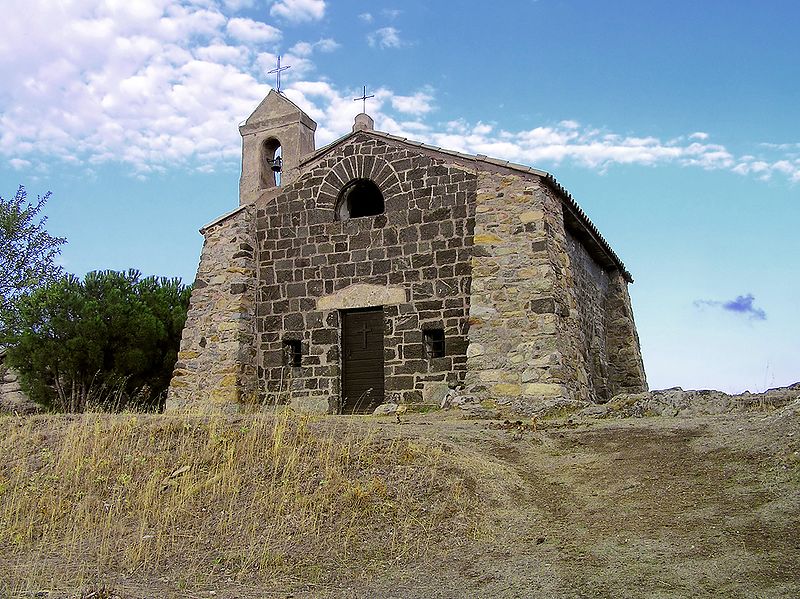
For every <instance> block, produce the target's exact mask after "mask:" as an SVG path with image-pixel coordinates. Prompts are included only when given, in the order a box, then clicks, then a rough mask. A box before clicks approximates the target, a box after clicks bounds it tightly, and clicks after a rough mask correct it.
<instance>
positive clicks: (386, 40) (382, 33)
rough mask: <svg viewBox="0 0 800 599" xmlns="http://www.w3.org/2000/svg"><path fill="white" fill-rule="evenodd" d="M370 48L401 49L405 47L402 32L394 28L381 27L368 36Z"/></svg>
mask: <svg viewBox="0 0 800 599" xmlns="http://www.w3.org/2000/svg"><path fill="white" fill-rule="evenodd" d="M367 42H368V43H369V45H370V46H378V47H379V48H399V47H400V46H402V45H403V41H402V40H401V39H400V31H399V30H397V29H396V28H394V27H381V28H380V29H378V30H376V31H373V32H372V33H370V34H369V35H368V36H367Z"/></svg>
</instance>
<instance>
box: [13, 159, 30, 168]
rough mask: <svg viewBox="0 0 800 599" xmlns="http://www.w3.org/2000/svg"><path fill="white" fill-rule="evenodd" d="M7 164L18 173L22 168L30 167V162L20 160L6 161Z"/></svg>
mask: <svg viewBox="0 0 800 599" xmlns="http://www.w3.org/2000/svg"><path fill="white" fill-rule="evenodd" d="M8 164H9V165H10V166H11V168H13V169H14V170H17V171H20V170H22V169H24V168H28V167H29V166H31V161H30V160H23V159H22V158H12V159H11V160H9V161H8Z"/></svg>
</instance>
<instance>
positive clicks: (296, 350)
mask: <svg viewBox="0 0 800 599" xmlns="http://www.w3.org/2000/svg"><path fill="white" fill-rule="evenodd" d="M301 355H302V354H301V344H300V340H299V339H284V340H283V365H284V366H292V367H299V366H300V359H301Z"/></svg>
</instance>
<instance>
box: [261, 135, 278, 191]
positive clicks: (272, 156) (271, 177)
mask: <svg viewBox="0 0 800 599" xmlns="http://www.w3.org/2000/svg"><path fill="white" fill-rule="evenodd" d="M282 171H283V157H282V154H281V142H279V141H278V140H277V139H275V138H274V137H270V138H269V139H265V140H264V143H262V144H261V188H262V189H269V188H270V187H278V186H280V184H281V172H282Z"/></svg>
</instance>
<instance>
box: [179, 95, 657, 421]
mask: <svg viewBox="0 0 800 599" xmlns="http://www.w3.org/2000/svg"><path fill="white" fill-rule="evenodd" d="M315 129H316V123H315V122H314V121H313V120H312V119H311V118H309V116H308V115H307V114H305V113H304V112H303V111H302V110H301V109H300V108H299V107H297V106H296V105H295V104H294V103H292V102H291V101H290V100H288V99H287V98H286V97H285V96H283V95H282V94H280V93H278V92H276V91H274V90H272V91H270V93H269V95H268V96H267V97H266V98H265V99H264V100H263V101H262V102H261V104H260V105H259V106H258V108H256V110H255V112H253V114H252V115H250V117H249V118H248V119H247V121H246V122H245V123H244V124H243V125H241V126H240V127H239V131H240V133H241V135H242V175H241V180H240V186H239V207H238V208H236V209H235V210H233V211H232V212H229V213H228V214H225V215H223V216H221V217H219V218H218V219H217V220H215V221H214V222H212V223H210V224H209V225H207V226H205V227H204V228H203V229H202V230H201V233H202V234H203V235H204V237H205V244H204V246H203V251H202V255H201V257H200V266H199V268H198V272H197V279H196V281H195V286H194V291H193V293H192V298H191V304H190V308H189V315H188V319H187V322H186V328H185V330H184V332H183V339H182V342H181V351H180V353H179V356H178V362H177V364H176V366H175V372H174V375H173V379H172V383H171V386H170V390H169V396H168V402H167V407H168V409H170V410H192V411H193V410H201V411H205V410H217V409H222V410H236V409H238V408H239V407H241V406H243V405H246V404H274V403H279V404H290V405H293V406H296V407H298V408H300V409H305V410H312V411H319V412H328V413H345V414H348V413H366V412H371V411H372V410H374V408H375V407H376V406H377V405H379V404H381V403H382V402H385V401H395V402H400V403H414V402H423V401H424V402H437V401H438V400H439V399H440V398H441V397H442V395H443V393H445V392H447V391H448V389H449V388H454V389H459V390H461V391H460V392H462V393H465V394H472V395H475V396H477V397H478V398H480V399H488V400H493V401H496V402H497V403H499V404H503V405H506V406H509V407H510V408H511V409H513V410H515V411H517V412H520V413H525V412H529V411H531V410H533V409H535V408H536V406H537V404H539V403H541V402H542V401H543V400H547V399H554V398H567V399H575V400H588V401H595V402H602V401H606V400H608V399H610V398H611V397H612V396H613V395H615V394H617V393H624V392H640V391H644V390H646V387H647V384H646V381H645V373H644V367H643V364H642V357H641V351H640V348H639V339H638V336H637V333H636V327H635V324H634V320H633V312H632V310H631V302H630V298H629V295H628V284H629V283H631V282H632V278H631V275H630V273H628V271H627V270H626V269H625V265H624V264H623V263H622V261H621V260H620V258H619V257H618V256H617V255H616V254H615V253H614V251H613V250H612V249H611V247H610V246H609V244H608V243H607V242H606V240H605V239H604V238H603V236H602V235H601V234H600V232H599V231H598V230H597V228H596V227H595V226H594V225H593V224H592V222H591V221H590V220H589V218H588V217H587V216H586V214H585V213H584V212H583V211H582V210H581V208H580V207H579V206H578V205H577V203H576V202H575V200H574V199H573V198H572V196H571V195H570V194H569V192H567V191H566V190H565V189H564V188H563V187H562V186H561V185H560V184H559V183H558V182H557V181H556V179H555V178H554V177H553V176H552V175H550V174H549V173H546V172H544V171H541V170H538V169H535V168H530V167H527V166H522V165H519V164H513V163H509V162H507V161H503V160H496V159H493V158H489V157H487V156H483V155H477V156H473V155H468V154H462V153H459V152H454V151H450V150H446V149H443V148H437V147H432V146H428V145H425V144H422V143H419V142H415V141H411V140H409V139H404V138H400V137H396V136H393V135H389V134H387V133H383V132H380V131H376V130H375V129H374V127H373V120H372V119H371V118H370V117H369V116H368V115H367V114H363V113H362V114H359V115H358V116H357V117H356V119H355V124H354V126H353V130H352V132H351V133H348V134H347V135H345V136H344V137H342V138H340V139H338V140H337V141H335V142H333V143H331V144H329V145H327V146H325V147H323V148H320V149H315V145H314V131H315Z"/></svg>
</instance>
